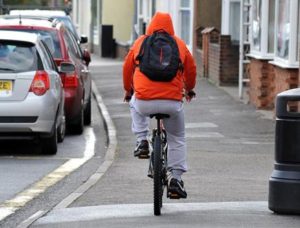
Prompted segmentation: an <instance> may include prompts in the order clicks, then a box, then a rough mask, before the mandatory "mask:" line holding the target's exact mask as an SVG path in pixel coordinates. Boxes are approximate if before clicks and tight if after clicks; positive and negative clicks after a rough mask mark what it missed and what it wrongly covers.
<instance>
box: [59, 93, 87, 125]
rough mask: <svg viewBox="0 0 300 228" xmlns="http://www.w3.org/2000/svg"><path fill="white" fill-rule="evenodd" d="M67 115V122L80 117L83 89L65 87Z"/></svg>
mask: <svg viewBox="0 0 300 228" xmlns="http://www.w3.org/2000/svg"><path fill="white" fill-rule="evenodd" d="M64 91H65V115H66V120H67V122H72V121H73V120H74V119H76V118H78V115H79V114H80V111H81V98H82V97H83V95H82V91H80V90H79V89H72V88H65V89H64Z"/></svg>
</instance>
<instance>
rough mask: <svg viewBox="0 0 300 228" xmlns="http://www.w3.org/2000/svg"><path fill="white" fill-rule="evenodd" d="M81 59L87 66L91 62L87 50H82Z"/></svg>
mask: <svg viewBox="0 0 300 228" xmlns="http://www.w3.org/2000/svg"><path fill="white" fill-rule="evenodd" d="M82 55H83V60H84V61H85V63H86V65H87V66H88V65H89V64H90V62H91V55H90V53H89V51H88V50H86V49H84V50H83V54H82Z"/></svg>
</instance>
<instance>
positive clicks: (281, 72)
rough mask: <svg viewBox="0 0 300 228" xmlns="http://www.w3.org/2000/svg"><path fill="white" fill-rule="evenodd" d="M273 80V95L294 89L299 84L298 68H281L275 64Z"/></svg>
mask: <svg viewBox="0 0 300 228" xmlns="http://www.w3.org/2000/svg"><path fill="white" fill-rule="evenodd" d="M274 71H275V80H274V96H276V94H278V93H280V92H282V91H285V90H288V89H294V88H297V87H298V86H299V71H298V69H282V68H280V67H277V66H275V67H274Z"/></svg>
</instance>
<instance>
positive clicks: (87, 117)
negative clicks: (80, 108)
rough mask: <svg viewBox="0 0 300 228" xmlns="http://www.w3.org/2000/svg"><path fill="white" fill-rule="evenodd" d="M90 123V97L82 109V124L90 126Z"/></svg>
mask: <svg viewBox="0 0 300 228" xmlns="http://www.w3.org/2000/svg"><path fill="white" fill-rule="evenodd" d="M91 122H92V101H91V96H90V97H89V101H88V103H87V105H86V107H85V109H84V124H85V125H90V124H91Z"/></svg>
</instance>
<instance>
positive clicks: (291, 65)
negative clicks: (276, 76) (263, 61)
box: [269, 61, 299, 69]
mask: <svg viewBox="0 0 300 228" xmlns="http://www.w3.org/2000/svg"><path fill="white" fill-rule="evenodd" d="M269 63H270V64H272V65H274V66H278V67H280V68H283V69H299V63H298V64H287V63H282V62H278V61H270V62H269Z"/></svg>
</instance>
